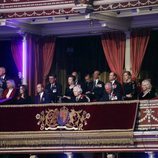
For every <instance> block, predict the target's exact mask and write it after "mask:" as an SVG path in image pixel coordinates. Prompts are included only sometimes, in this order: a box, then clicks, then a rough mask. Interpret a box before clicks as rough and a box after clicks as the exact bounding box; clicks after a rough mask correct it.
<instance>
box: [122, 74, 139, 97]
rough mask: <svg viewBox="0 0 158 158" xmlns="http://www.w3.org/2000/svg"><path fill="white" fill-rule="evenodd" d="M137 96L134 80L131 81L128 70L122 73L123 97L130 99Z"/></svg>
mask: <svg viewBox="0 0 158 158" xmlns="http://www.w3.org/2000/svg"><path fill="white" fill-rule="evenodd" d="M136 98H137V87H136V83H135V81H132V75H131V73H130V72H129V71H125V72H124V73H123V99H124V100H132V99H136Z"/></svg>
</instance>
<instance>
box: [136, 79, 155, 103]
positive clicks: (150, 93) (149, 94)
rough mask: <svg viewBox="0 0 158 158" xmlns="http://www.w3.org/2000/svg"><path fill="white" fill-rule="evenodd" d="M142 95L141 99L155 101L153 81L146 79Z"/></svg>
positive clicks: (143, 83) (142, 87) (142, 86)
mask: <svg viewBox="0 0 158 158" xmlns="http://www.w3.org/2000/svg"><path fill="white" fill-rule="evenodd" d="M141 89H142V91H141V93H140V94H139V99H140V100H142V99H153V98H155V91H154V90H153V88H152V85H151V81H150V80H149V79H145V80H143V81H142V84H141Z"/></svg>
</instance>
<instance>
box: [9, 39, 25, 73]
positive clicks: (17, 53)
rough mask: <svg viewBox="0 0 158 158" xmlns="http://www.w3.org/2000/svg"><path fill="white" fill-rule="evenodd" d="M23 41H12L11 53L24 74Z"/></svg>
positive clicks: (19, 70) (19, 69)
mask: <svg viewBox="0 0 158 158" xmlns="http://www.w3.org/2000/svg"><path fill="white" fill-rule="evenodd" d="M22 51H23V50H22V39H15V40H12V41H11V52H12V56H13V59H14V62H15V64H16V67H17V69H18V72H20V73H22Z"/></svg>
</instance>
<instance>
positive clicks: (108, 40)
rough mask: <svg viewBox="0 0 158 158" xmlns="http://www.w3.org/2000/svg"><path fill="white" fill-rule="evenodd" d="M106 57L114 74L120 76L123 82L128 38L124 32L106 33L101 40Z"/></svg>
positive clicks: (119, 78)
mask: <svg viewBox="0 0 158 158" xmlns="http://www.w3.org/2000/svg"><path fill="white" fill-rule="evenodd" d="M101 42H102V46H103V50H104V54H105V57H106V59H107V62H108V65H109V67H110V70H111V71H112V72H115V73H116V74H117V75H118V80H119V81H120V82H122V73H123V68H124V62H125V44H126V36H125V34H124V33H122V32H111V33H106V34H104V35H103V36H102V39H101Z"/></svg>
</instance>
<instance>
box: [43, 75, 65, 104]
mask: <svg viewBox="0 0 158 158" xmlns="http://www.w3.org/2000/svg"><path fill="white" fill-rule="evenodd" d="M46 91H47V92H48V94H49V95H50V97H51V102H53V103H57V102H58V100H59V97H61V96H62V86H61V85H60V84H59V83H57V79H56V75H54V74H52V75H50V76H49V84H48V85H47V86H46Z"/></svg>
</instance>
